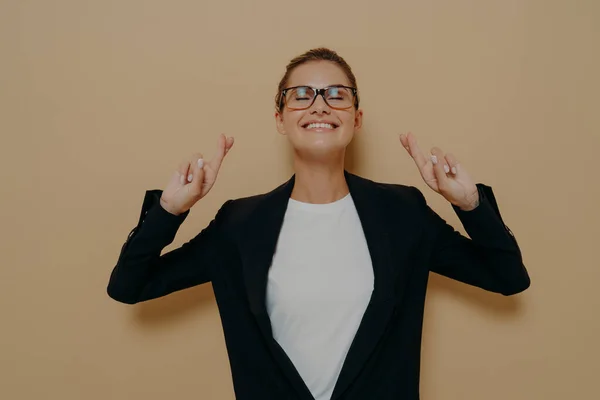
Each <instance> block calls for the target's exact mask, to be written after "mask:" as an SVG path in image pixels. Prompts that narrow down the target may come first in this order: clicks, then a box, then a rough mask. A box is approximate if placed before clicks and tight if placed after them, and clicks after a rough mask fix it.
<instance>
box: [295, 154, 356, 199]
mask: <svg viewBox="0 0 600 400" xmlns="http://www.w3.org/2000/svg"><path fill="white" fill-rule="evenodd" d="M294 171H295V181H294V189H293V190H292V195H291V197H292V199H294V200H297V201H301V202H304V203H313V204H326V203H333V202H334V201H337V200H339V199H341V198H343V197H344V196H346V195H347V194H348V193H349V191H350V190H349V189H348V185H347V183H346V177H345V176H344V153H343V152H342V153H341V155H339V156H337V157H335V158H333V159H329V160H327V161H325V160H323V161H318V160H314V159H312V160H306V159H303V158H301V157H298V156H296V157H294Z"/></svg>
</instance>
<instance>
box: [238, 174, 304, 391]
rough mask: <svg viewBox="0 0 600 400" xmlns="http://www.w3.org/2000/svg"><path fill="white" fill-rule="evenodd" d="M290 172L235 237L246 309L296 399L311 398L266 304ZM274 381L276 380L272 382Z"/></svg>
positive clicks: (293, 179) (292, 179)
mask: <svg viewBox="0 0 600 400" xmlns="http://www.w3.org/2000/svg"><path fill="white" fill-rule="evenodd" d="M294 181H295V177H294V176H292V178H291V179H290V180H288V181H287V182H286V183H284V184H283V185H281V186H279V187H278V188H276V189H275V190H273V191H271V192H269V193H267V194H265V195H264V197H263V198H262V199H261V200H260V202H259V203H257V204H256V205H255V207H256V208H255V209H254V210H252V211H251V214H250V218H249V221H248V223H247V224H246V225H245V229H244V233H243V235H242V238H241V240H240V241H239V244H238V246H239V248H240V253H241V256H242V262H243V277H244V283H245V286H246V296H247V298H248V303H249V305H250V310H251V311H252V314H253V315H254V317H255V319H256V323H257V324H258V327H259V329H260V331H261V333H262V334H263V338H264V340H265V344H266V346H267V348H268V349H269V351H270V352H271V354H272V356H273V358H274V359H275V360H276V361H277V364H278V365H279V367H280V368H281V370H282V372H283V374H284V375H285V376H286V378H287V379H288V380H289V382H290V384H291V385H292V386H293V387H294V388H295V389H296V391H297V392H298V395H299V396H300V397H299V399H302V400H314V398H313V396H312V395H311V393H310V390H309V389H308V387H307V386H306V384H305V383H304V381H303V380H302V377H301V376H300V374H299V373H298V370H297V369H296V367H295V366H294V364H293V363H292V361H291V360H290V358H289V357H288V356H287V354H286V353H285V351H284V350H283V348H282V347H281V346H280V345H279V343H277V341H276V340H275V339H274V338H273V331H272V326H271V321H270V319H269V315H268V313H267V307H266V291H267V280H268V272H269V268H270V267H271V262H272V260H273V256H274V254H275V250H276V246H277V239H278V238H279V233H280V231H281V227H282V224H283V218H284V216H285V212H286V210H287V205H288V201H289V198H290V196H291V194H292V189H293V188H294ZM274 383H276V382H274Z"/></svg>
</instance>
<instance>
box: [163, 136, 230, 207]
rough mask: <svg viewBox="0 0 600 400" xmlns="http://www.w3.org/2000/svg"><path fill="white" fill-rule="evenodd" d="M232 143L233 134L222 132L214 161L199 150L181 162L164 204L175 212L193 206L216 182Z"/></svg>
mask: <svg viewBox="0 0 600 400" xmlns="http://www.w3.org/2000/svg"><path fill="white" fill-rule="evenodd" d="M231 146H233V137H229V138H226V137H225V135H223V134H221V135H219V141H218V146H217V153H216V154H215V155H214V157H213V158H212V159H211V160H210V161H208V162H206V161H204V159H203V158H202V154H200V153H195V154H194V155H193V156H192V158H191V159H190V160H187V161H184V162H183V163H181V165H180V166H179V169H178V170H177V171H176V172H175V173H173V175H172V176H171V179H170V180H169V183H168V184H167V187H166V188H165V190H163V192H162V196H161V198H160V205H161V206H162V207H163V208H164V209H165V210H167V211H168V212H170V213H171V214H174V215H179V214H183V213H184V212H186V211H187V210H189V209H190V208H192V206H193V205H194V204H196V202H197V201H198V200H200V199H201V198H203V197H204V196H206V195H207V194H208V192H209V191H210V189H211V188H212V187H213V185H214V184H215V181H216V180H217V175H218V173H219V168H221V163H222V162H223V158H225V155H226V154H227V152H228V151H229V150H230V149H231Z"/></svg>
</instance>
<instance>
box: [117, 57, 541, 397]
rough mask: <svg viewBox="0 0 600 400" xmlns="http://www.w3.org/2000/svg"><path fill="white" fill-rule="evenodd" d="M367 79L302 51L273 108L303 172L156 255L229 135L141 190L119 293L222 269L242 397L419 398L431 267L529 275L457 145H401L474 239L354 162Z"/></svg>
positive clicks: (138, 297) (468, 279)
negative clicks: (357, 170) (455, 152)
mask: <svg viewBox="0 0 600 400" xmlns="http://www.w3.org/2000/svg"><path fill="white" fill-rule="evenodd" d="M362 118H363V112H362V110H361V109H360V108H359V96H358V91H357V86H356V79H355V77H354V75H353V73H352V71H351V69H350V67H349V66H348V64H347V63H346V62H345V61H344V60H343V59H342V58H341V57H340V56H339V55H338V54H336V53H335V52H333V51H331V50H328V49H314V50H311V51H309V52H307V53H305V54H303V55H301V56H299V57H297V58H295V59H294V60H292V61H291V63H290V64H289V65H288V67H287V70H286V74H285V76H284V77H283V79H282V80H281V83H280V84H279V90H278V92H277V97H276V113H275V120H276V125H277V130H278V131H279V133H281V134H282V135H286V136H287V138H288V139H289V141H290V144H291V146H292V147H293V150H294V170H295V174H294V176H292V177H291V179H290V180H289V181H287V182H286V183H284V184H282V185H281V186H279V187H278V188H276V189H274V190H273V191H271V192H269V193H265V194H261V195H256V196H251V197H247V198H243V199H237V200H229V201H227V202H226V203H225V204H223V206H222V207H221V209H220V210H219V212H218V213H217V215H216V217H215V218H214V219H213V220H212V221H211V223H210V224H209V226H208V227H206V228H205V229H204V230H203V231H202V232H200V233H199V234H198V235H197V236H196V237H195V238H193V239H192V240H191V241H189V242H187V243H186V244H184V245H183V246H181V247H180V248H178V249H175V250H173V251H171V252H168V253H166V254H164V255H161V251H162V250H163V249H164V247H166V246H167V245H169V244H170V243H171V242H172V240H173V239H174V237H175V234H176V232H177V229H178V227H179V226H180V224H181V223H182V222H183V221H184V219H185V218H186V216H187V214H188V213H189V210H190V208H191V207H192V206H193V205H194V204H196V202H198V200H200V199H202V198H203V197H204V196H206V195H207V194H208V192H209V191H210V190H211V188H212V187H213V185H214V183H215V180H216V178H217V175H218V171H219V168H220V166H221V163H222V161H223V159H224V157H225V155H226V154H227V152H228V151H229V150H230V149H231V148H232V146H233V138H225V137H224V136H221V137H219V142H218V151H217V154H216V155H215V156H214V157H213V158H212V159H211V160H210V161H208V162H204V160H203V156H202V155H201V154H196V155H194V156H193V157H192V158H191V159H190V160H188V161H185V162H184V163H183V164H181V165H180V167H179V169H178V170H177V172H176V173H174V174H173V176H172V178H171V180H170V182H169V183H168V184H167V186H166V188H165V189H164V191H160V190H150V191H148V192H147V193H146V197H145V201H144V204H143V207H142V214H141V216H140V220H139V223H138V225H137V226H136V227H135V228H134V229H133V230H132V232H131V233H130V235H129V237H128V239H127V241H126V243H125V244H124V246H123V248H122V250H121V254H120V257H119V260H118V262H117V265H116V266H115V268H114V270H113V272H112V275H111V277H110V282H109V284H108V294H109V295H110V296H111V297H112V298H113V299H115V300H117V301H120V302H123V303H129V304H133V303H138V302H141V301H145V300H148V299H153V298H156V297H160V296H164V295H167V294H169V293H172V292H174V291H177V290H182V289H185V288H189V287H191V286H195V285H199V284H202V283H205V282H208V281H211V282H212V285H213V289H214V293H215V298H216V301H217V305H218V307H219V312H220V315H221V321H222V323H223V330H224V334H225V340H226V345H227V351H228V356H229V360H230V365H231V371H232V377H233V384H234V389H235V393H236V396H237V398H238V399H277V400H280V399H317V400H325V399H345V400H350V399H361V400H363V399H379V400H381V399H397V398H403V399H418V398H419V360H420V344H421V326H422V321H423V307H424V301H425V292H426V286H427V279H428V275H429V271H434V272H437V273H439V274H442V275H445V276H448V277H450V278H453V279H456V280H459V281H462V282H465V283H467V284H470V285H474V286H478V287H480V288H483V289H485V290H489V291H494V292H498V293H502V294H504V295H512V294H515V293H519V292H521V291H523V290H525V289H526V288H527V287H528V286H529V282H530V281H529V276H528V274H527V271H526V269H525V267H524V265H523V263H522V258H521V253H520V250H519V247H518V245H517V242H516V240H515V238H514V237H513V235H512V233H511V232H510V230H509V229H508V228H507V227H506V225H505V224H504V222H503V220H502V218H501V216H500V212H499V210H498V207H497V204H496V201H495V199H494V195H493V192H492V190H491V188H490V187H489V186H485V185H483V184H475V183H474V182H473V180H472V179H471V177H470V176H469V174H468V173H467V171H466V170H465V169H464V168H463V167H462V166H461V165H460V164H459V162H458V161H457V159H456V158H455V157H453V156H452V155H450V154H444V153H443V152H442V150H441V149H439V148H434V149H432V151H431V153H432V154H431V156H430V157H426V156H425V155H424V154H423V153H422V151H421V150H420V149H419V146H418V144H417V142H416V140H415V137H414V136H413V135H412V134H410V133H409V134H408V135H400V138H399V140H400V142H401V144H402V146H403V147H404V148H405V149H406V151H407V152H408V153H409V154H410V156H412V158H413V159H414V161H415V164H416V165H417V168H418V170H419V172H420V174H421V176H422V177H423V179H424V181H425V182H426V183H427V185H428V186H429V187H430V188H431V189H432V190H434V191H435V192H436V193H439V194H440V195H442V196H443V197H444V198H445V199H447V200H448V201H449V202H450V203H451V205H452V207H453V208H454V210H455V211H456V213H457V215H458V217H459V218H460V220H461V222H462V224H463V226H464V227H465V229H466V231H467V232H468V234H469V236H470V239H469V238H466V237H464V236H462V235H460V234H459V233H458V232H457V231H455V230H454V229H453V228H452V227H451V226H449V225H448V224H447V223H446V222H445V221H444V220H443V219H441V218H440V217H439V216H438V215H437V214H436V213H435V212H434V211H433V210H432V209H431V208H429V206H428V205H427V204H426V201H425V198H424V196H423V194H422V193H421V192H420V191H419V190H418V189H417V188H415V187H410V186H404V185H393V184H384V183H377V182H373V181H371V180H368V179H365V178H361V177H359V176H357V175H354V174H351V173H349V172H347V171H345V169H344V156H345V151H346V147H347V146H348V144H349V143H350V142H351V140H352V138H353V136H354V134H355V132H356V131H357V130H358V129H359V128H360V127H361V124H362Z"/></svg>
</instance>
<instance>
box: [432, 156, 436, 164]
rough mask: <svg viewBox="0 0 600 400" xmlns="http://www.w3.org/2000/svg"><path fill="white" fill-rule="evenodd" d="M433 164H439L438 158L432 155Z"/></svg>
mask: <svg viewBox="0 0 600 400" xmlns="http://www.w3.org/2000/svg"><path fill="white" fill-rule="evenodd" d="M431 162H432V163H434V164H437V157H436V156H434V155H432V156H431Z"/></svg>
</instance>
